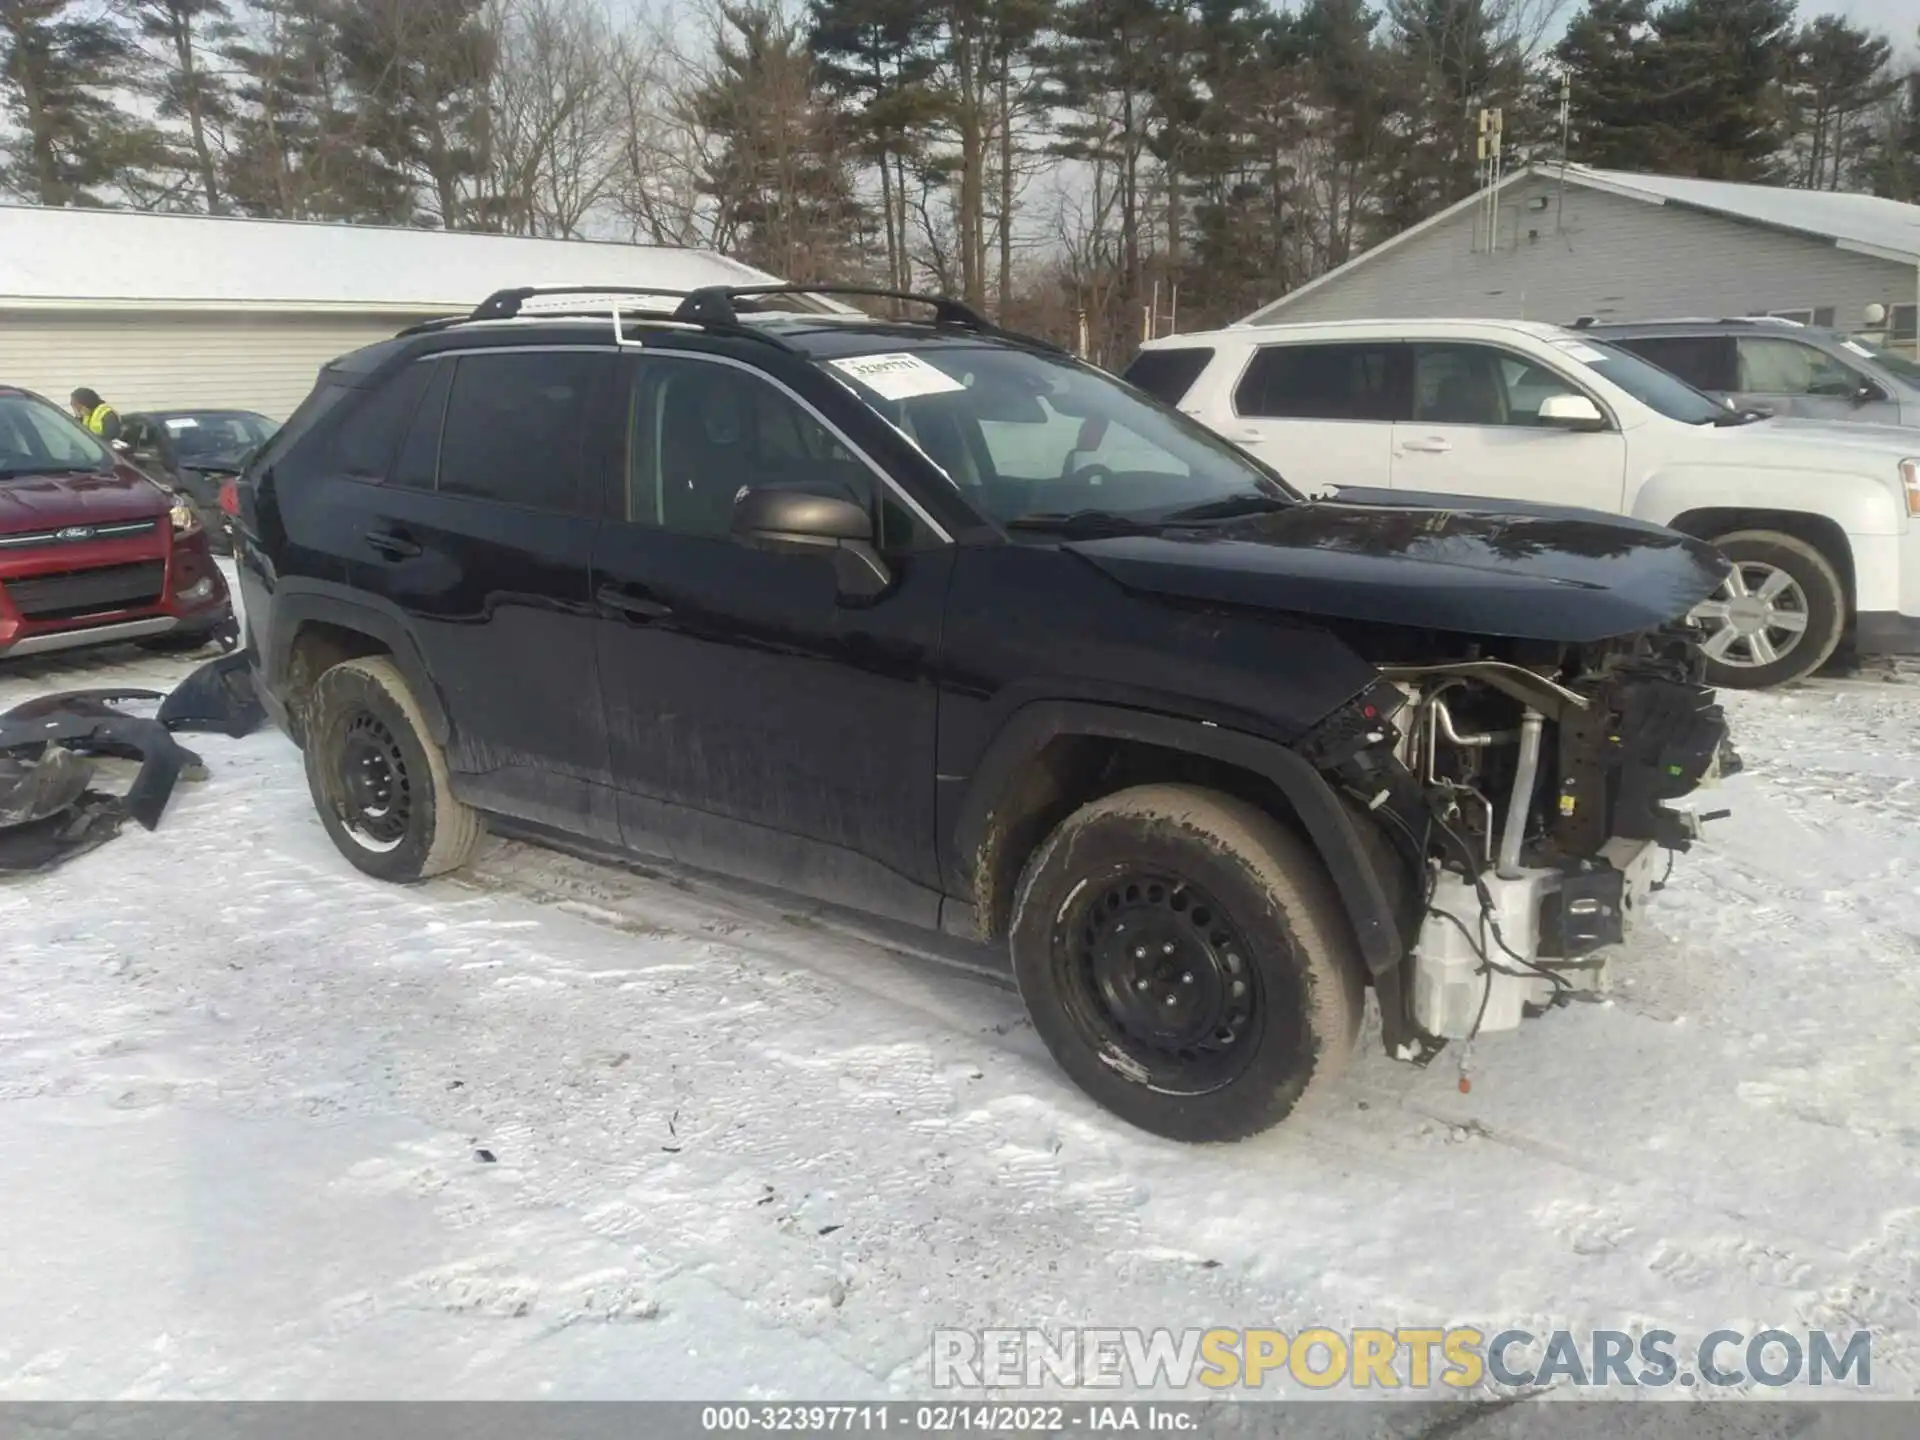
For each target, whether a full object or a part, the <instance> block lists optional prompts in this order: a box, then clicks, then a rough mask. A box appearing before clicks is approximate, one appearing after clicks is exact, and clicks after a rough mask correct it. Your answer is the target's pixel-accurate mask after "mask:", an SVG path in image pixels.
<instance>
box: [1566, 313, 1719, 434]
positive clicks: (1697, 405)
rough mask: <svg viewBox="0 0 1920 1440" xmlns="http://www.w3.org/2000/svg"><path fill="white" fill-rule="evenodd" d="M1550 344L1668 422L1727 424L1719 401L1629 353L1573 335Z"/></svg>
mask: <svg viewBox="0 0 1920 1440" xmlns="http://www.w3.org/2000/svg"><path fill="white" fill-rule="evenodd" d="M1553 344H1554V346H1555V348H1556V349H1558V350H1559V351H1560V353H1561V354H1563V355H1565V356H1567V358H1569V359H1571V360H1576V361H1578V362H1579V363H1580V364H1582V365H1584V366H1586V367H1587V369H1589V370H1591V371H1593V372H1594V373H1595V374H1596V375H1598V376H1600V377H1601V378H1602V379H1605V380H1610V381H1612V382H1613V383H1614V384H1615V385H1617V386H1619V387H1620V388H1621V389H1622V390H1624V391H1626V392H1627V394H1629V395H1631V396H1632V397H1633V398H1634V399H1636V400H1638V401H1639V402H1640V403H1641V404H1642V405H1645V406H1647V407H1648V408H1649V409H1652V410H1657V411H1659V412H1660V413H1661V414H1662V415H1664V416H1666V417H1667V418H1668V419H1669V420H1678V421H1680V422H1681V423H1682V424H1685V425H1717V424H1724V423H1726V420H1727V416H1728V414H1729V412H1728V409H1727V407H1726V406H1725V405H1723V404H1721V403H1720V401H1718V400H1715V399H1714V398H1712V397H1711V396H1709V395H1702V394H1701V393H1700V392H1699V391H1698V390H1696V389H1694V388H1693V387H1692V386H1691V385H1689V384H1687V382H1686V381H1684V380H1682V379H1680V378H1678V377H1677V376H1674V375H1670V374H1668V373H1667V372H1666V371H1665V370H1662V369H1661V368H1660V367H1659V366H1658V365H1655V364H1653V363H1652V362H1651V361H1648V360H1642V359H1641V358H1640V357H1639V356H1638V355H1635V354H1633V353H1632V352H1630V351H1627V350H1622V349H1620V348H1619V347H1618V346H1615V345H1609V344H1607V343H1606V342H1605V341H1602V340H1589V339H1587V338H1586V337H1584V336H1574V335H1569V336H1568V337H1567V338H1565V339H1563V340H1555V341H1554V342H1553Z"/></svg>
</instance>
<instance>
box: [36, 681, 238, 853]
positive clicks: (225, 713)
mask: <svg viewBox="0 0 1920 1440" xmlns="http://www.w3.org/2000/svg"><path fill="white" fill-rule="evenodd" d="M142 700H159V701H160V702H161V705H160V711H159V713H158V714H157V715H156V716H155V717H154V718H153V719H151V720H149V719H146V718H144V717H142V716H137V715H129V714H127V713H126V712H125V711H122V710H120V709H118V708H116V707H117V706H118V705H119V704H124V703H126V702H128V701H142ZM265 720H266V713H265V711H264V710H263V709H262V708H261V705H260V700H259V696H258V695H257V694H256V693H255V692H254V689H253V682H252V674H251V671H250V670H249V669H248V667H247V663H246V656H245V655H244V654H243V653H239V654H230V655H224V656H222V657H221V658H220V659H218V660H214V661H211V662H209V663H208V664H206V665H202V666H201V667H200V668H199V669H198V670H196V671H194V673H193V674H191V675H189V676H188V677H187V678H186V680H185V681H183V682H182V683H181V684H180V685H179V686H178V687H177V688H176V689H175V690H174V691H173V693H172V694H171V695H166V696H163V695H161V694H159V693H158V692H157V691H152V690H125V689H117V690H116V689H97V690H72V691H68V692H66V693H64V694H59V695H43V696H41V697H39V698H38V699H34V700H29V701H27V702H25V703H24V704H21V705H16V706H14V708H13V709H11V710H9V711H7V712H5V713H4V714H0V874H7V873H14V874H18V873H22V872H26V871H34V870H44V869H47V868H49V867H51V866H53V865H56V864H59V863H60V862H61V861H64V860H70V859H72V858H74V857H75V856H77V855H83V854H85V853H86V852H87V851H89V850H93V849H96V848H97V847H99V846H100V845H103V844H105V843H106V842H107V841H108V840H110V839H112V838H113V837H114V836H115V835H116V834H118V833H119V831H120V827H121V825H122V824H123V823H124V822H125V821H127V820H129V819H131V820H133V821H135V822H137V823H138V824H140V825H142V826H144V827H145V828H146V829H148V830H152V829H154V828H156V827H157V826H158V825H159V823H160V817H161V815H162V814H164V813H165V811H166V808H167V802H168V801H169V800H170V799H171V798H172V796H173V790H174V786H175V785H177V784H178V783H179V781H180V779H181V777H182V776H183V775H191V776H192V777H193V778H196V779H197V778H200V777H202V776H204V774H205V766H204V765H203V764H202V763H201V760H200V757H199V756H198V755H196V754H195V753H194V752H193V751H191V750H189V749H187V748H186V747H185V746H183V745H181V744H180V743H179V742H177V741H176V740H175V739H174V738H173V732H175V731H190V732H191V731H197V732H212V733H218V734H224V735H228V736H232V737H234V738H236V739H237V738H239V737H240V736H243V735H247V734H250V733H252V732H253V731H254V730H256V729H258V728H259V727H260V726H261V725H262V724H263V723H265ZM103 756H105V757H114V758H119V759H126V760H137V761H139V762H140V769H139V772H138V773H137V774H136V775H135V777H134V781H133V784H132V785H131V786H130V787H128V789H127V792H126V794H124V795H109V794H104V793H102V792H100V791H97V790H94V789H92V788H91V787H90V782H91V780H92V778H93V773H94V766H93V760H94V759H95V758H98V757H103Z"/></svg>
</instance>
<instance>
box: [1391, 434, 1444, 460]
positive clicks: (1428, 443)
mask: <svg viewBox="0 0 1920 1440" xmlns="http://www.w3.org/2000/svg"><path fill="white" fill-rule="evenodd" d="M1400 448H1401V449H1402V450H1411V451H1414V452H1416V453H1418V454H1421V455H1444V454H1446V453H1447V452H1448V451H1449V450H1451V449H1453V442H1452V441H1451V440H1443V439H1441V438H1440V437H1439V436H1438V435H1429V436H1428V437H1427V438H1426V439H1424V440H1407V441H1404V442H1402V444H1401V446H1400Z"/></svg>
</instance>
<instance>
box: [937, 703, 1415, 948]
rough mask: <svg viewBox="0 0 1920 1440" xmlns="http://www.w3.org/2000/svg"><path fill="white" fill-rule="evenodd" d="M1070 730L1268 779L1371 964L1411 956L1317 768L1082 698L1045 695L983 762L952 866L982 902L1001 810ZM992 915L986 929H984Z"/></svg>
mask: <svg viewBox="0 0 1920 1440" xmlns="http://www.w3.org/2000/svg"><path fill="white" fill-rule="evenodd" d="M1066 735H1081V736H1089V737H1094V738H1099V739H1112V740H1135V741H1140V742H1142V743H1145V744H1150V745H1158V746H1161V747H1164V748H1166V749H1170V750H1180V751H1185V752H1187V753H1189V754H1195V755H1202V756H1205V757H1207V758H1208V759H1211V760H1217V761H1220V762H1221V763H1223V764H1228V765H1232V766H1234V767H1236V768H1237V769H1241V770H1246V771H1249V772H1251V773H1253V774H1256V775H1259V776H1261V777H1262V778H1264V779H1266V780H1269V781H1271V782H1272V783H1273V785H1274V786H1275V787H1276V788H1277V789H1278V790H1279V791H1280V793H1281V794H1282V795H1284V796H1285V797H1286V799H1287V803H1288V804H1290V805H1291V806H1292V807H1293V811H1294V815H1295V816H1296V817H1297V818H1298V820H1299V822H1300V825H1301V827H1302V828H1303V829H1304V830H1305V831H1306V834H1307V837H1308V839H1310V840H1311V841H1312V842H1313V845H1314V848H1315V849H1316V850H1318V851H1319V853H1320V858H1321V861H1322V863H1324V864H1325V865H1326V867H1327V872H1328V874H1329V875H1330V876H1331V877H1332V879H1333V883H1334V887H1335V889H1337V890H1338V891H1339V893H1340V899H1341V902H1342V904H1343V905H1344V906H1345V908H1346V913H1347V918H1348V920H1349V921H1350V922H1351V924H1352V925H1353V933H1354V936H1355V938H1356V939H1357V940H1358V941H1359V944H1360V953H1361V955H1362V956H1363V957H1364V958H1365V960H1366V964H1367V969H1368V970H1369V971H1370V972H1371V973H1372V974H1374V975H1376V976H1378V975H1382V974H1385V973H1386V972H1388V971H1391V970H1394V969H1396V968H1397V967H1398V966H1399V965H1400V964H1401V962H1402V961H1403V960H1404V959H1405V958H1406V953H1407V942H1406V941H1405V940H1404V939H1403V938H1402V936H1401V933H1400V926H1399V924H1398V922H1397V919H1396V912H1395V906H1394V901H1393V898H1392V891H1391V890H1390V889H1389V887H1388V885H1387V882H1386V880H1385V879H1384V878H1383V877H1382V876H1381V874H1380V872H1379V870H1378V868H1377V863H1376V860H1375V854H1376V853H1378V851H1377V850H1371V851H1370V849H1369V847H1368V846H1367V844H1366V841H1365V839H1364V838H1363V837H1362V835H1361V833H1360V831H1359V828H1358V827H1357V825H1356V823H1355V820H1354V816H1353V813H1352V811H1351V810H1349V809H1348V807H1347V806H1346V805H1345V803H1344V802H1342V801H1341V799H1340V797H1339V796H1338V795H1337V794H1336V793H1335V792H1334V790H1333V787H1332V786H1330V785H1328V784H1327V782H1326V780H1325V779H1323V778H1322V777H1321V775H1320V772H1319V771H1317V770H1315V769H1314V768H1313V766H1312V765H1311V764H1309V763H1308V762H1307V761H1306V760H1304V759H1302V758H1301V757H1300V756H1299V755H1298V754H1296V753H1295V752H1294V751H1292V750H1290V749H1288V748H1287V747H1286V746H1285V745H1281V744H1279V743H1277V742H1275V741H1271V740H1264V739H1262V738H1260V737H1259V736H1257V735H1249V734H1247V733H1245V732H1244V731H1238V730H1228V729H1223V728H1222V727H1220V726H1217V725H1213V724H1209V723H1206V722H1203V721H1198V720H1189V719H1182V718H1180V717H1178V716H1172V715H1163V714H1158V713H1156V712H1153V711H1146V710H1130V709H1127V708H1125V707H1122V706H1115V705H1102V704H1097V703H1089V702H1084V701H1070V700H1037V701H1033V702H1030V703H1029V704H1027V705H1024V706H1022V707H1021V708H1020V709H1019V710H1017V711H1015V712H1014V714H1013V715H1012V716H1011V717H1009V719H1008V720H1007V721H1006V723H1005V724H1004V725H1002V726H1001V728H1000V730H999V732H998V733H997V734H996V735H995V736H994V737H993V739H992V741H990V742H989V743H988V745H987V748H986V751H985V752H984V753H983V754H982V756H981V759H980V763H979V765H978V766H977V767H975V770H974V773H973V778H972V780H971V781H970V782H969V783H968V786H967V790H966V794H965V798H964V799H963V800H962V801H961V805H960V812H959V817H958V820H957V822H956V823H955V825H954V826H953V829H952V837H953V850H952V856H951V859H950V861H949V864H948V866H947V869H948V872H949V874H950V876H951V877H952V878H951V880H950V881H949V884H950V885H953V884H954V883H955V882H958V883H959V885H960V886H961V887H962V888H961V890H960V893H962V894H964V895H965V897H966V898H967V899H969V900H971V901H974V902H975V903H976V904H978V902H979V901H980V900H981V899H982V898H983V897H981V896H979V895H977V894H975V893H974V892H975V890H976V885H975V883H974V877H975V868H974V861H973V857H976V856H978V855H979V854H980V853H981V850H982V847H983V846H984V845H985V844H986V843H987V840H988V837H989V834H990V832H991V827H992V824H993V818H994V807H995V805H996V804H997V803H998V801H999V799H1000V797H1001V795H1002V794H1003V793H1004V792H1005V789H1006V786H1007V784H1008V782H1009V780H1010V779H1011V778H1012V777H1013V775H1014V774H1015V773H1016V771H1018V769H1019V768H1020V767H1021V766H1022V765H1024V764H1025V763H1026V762H1027V761H1029V760H1030V759H1032V757H1033V756H1035V755H1037V754H1038V753H1039V752H1040V751H1041V750H1042V749H1043V748H1044V747H1045V746H1046V745H1047V744H1048V742H1050V741H1052V740H1054V739H1057V738H1059V737H1061V736H1066ZM984 918H985V917H984V916H983V917H982V921H983V924H982V928H983V929H984V928H985V926H984Z"/></svg>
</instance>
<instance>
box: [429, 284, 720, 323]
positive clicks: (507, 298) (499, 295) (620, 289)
mask: <svg viewBox="0 0 1920 1440" xmlns="http://www.w3.org/2000/svg"><path fill="white" fill-rule="evenodd" d="M689 293H690V292H688V291H685V290H668V289H664V288H662V287H660V286H654V285H516V286H514V287H513V288H512V289H509V290H496V291H494V292H493V294H491V295H489V296H488V297H487V298H486V299H484V300H482V301H481V302H480V303H479V304H478V305H476V306H474V307H473V312H472V313H471V314H470V315H468V316H467V319H469V320H511V319H513V318H514V317H515V316H517V315H518V314H519V313H520V307H521V306H523V305H524V304H526V302H527V301H529V300H532V299H535V298H538V297H540V296H545V295H633V296H649V295H650V296H653V297H654V298H655V299H659V300H673V301H676V302H679V301H684V300H685V299H686V298H687V296H688V294H689ZM693 293H697V292H693ZM667 313H668V312H667V311H664V310H663V311H662V312H661V315H662V317H663V318H664V317H665V316H666V314H667Z"/></svg>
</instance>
